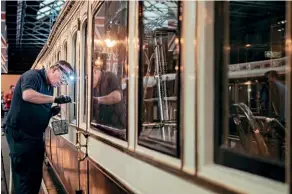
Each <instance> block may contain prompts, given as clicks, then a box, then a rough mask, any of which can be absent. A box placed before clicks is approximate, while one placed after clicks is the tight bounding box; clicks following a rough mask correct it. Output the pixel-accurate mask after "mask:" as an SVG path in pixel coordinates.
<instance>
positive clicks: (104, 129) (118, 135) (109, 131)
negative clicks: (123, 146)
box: [90, 122, 127, 141]
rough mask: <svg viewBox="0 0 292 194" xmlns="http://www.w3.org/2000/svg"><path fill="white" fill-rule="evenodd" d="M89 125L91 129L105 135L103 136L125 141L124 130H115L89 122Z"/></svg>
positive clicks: (125, 134)
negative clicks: (106, 135)
mask: <svg viewBox="0 0 292 194" xmlns="http://www.w3.org/2000/svg"><path fill="white" fill-rule="evenodd" d="M90 125H91V128H92V129H95V130H98V131H99V132H101V133H105V134H108V135H111V136H113V137H116V138H119V139H122V140H125V141H127V133H126V129H116V128H113V127H109V126H106V125H102V124H98V123H93V122H91V123H90Z"/></svg>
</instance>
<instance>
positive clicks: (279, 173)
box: [213, 2, 287, 182]
mask: <svg viewBox="0 0 292 194" xmlns="http://www.w3.org/2000/svg"><path fill="white" fill-rule="evenodd" d="M228 6H229V4H228V3H227V2H226V3H225V2H224V3H222V2H215V12H214V13H215V18H216V19H215V24H214V32H216V33H215V34H214V38H215V41H214V51H213V52H214V60H215V62H214V91H215V92H214V100H215V102H214V103H215V104H216V106H214V135H215V136H214V162H215V163H216V164H220V165H224V166H226V167H230V168H234V169H237V170H243V171H245V172H249V173H252V174H256V175H260V176H263V177H266V178H270V179H273V180H276V181H281V182H285V163H283V164H282V163H281V162H278V161H272V160H269V159H263V158H261V157H256V156H252V157H251V156H249V155H247V154H244V153H237V152H235V151H232V150H230V149H228V148H225V147H222V145H223V140H222V134H223V133H224V128H226V127H228V125H227V124H226V122H227V121H226V119H227V118H228V116H227V115H228V112H227V110H226V107H225V105H226V104H228V92H227V88H228V76H227V74H228V69H227V68H222V66H223V65H224V67H225V64H228V61H229V59H227V57H229V56H228V54H229V52H228V50H227V49H226V50H224V48H228V46H229V40H224V39H222V37H224V38H225V37H229V36H228V35H229V19H228V17H229V10H228ZM222 13H223V14H222ZM227 30H228V31H227ZM226 39H228V38H226ZM222 91H224V92H222ZM222 110H223V111H224V112H223V111H222ZM243 161H244V162H243ZM285 162H287V161H285Z"/></svg>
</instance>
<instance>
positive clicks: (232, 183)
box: [198, 164, 289, 194]
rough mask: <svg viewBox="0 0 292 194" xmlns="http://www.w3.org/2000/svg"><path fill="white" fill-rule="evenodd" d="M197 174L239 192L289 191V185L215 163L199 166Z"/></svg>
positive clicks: (251, 193)
mask: <svg viewBox="0 0 292 194" xmlns="http://www.w3.org/2000/svg"><path fill="white" fill-rule="evenodd" d="M198 176H199V177H201V178H204V179H206V180H209V181H212V182H214V183H217V184H221V185H222V186H224V187H226V188H229V189H232V190H234V191H236V192H241V193H249V194H253V193H255V194H256V193H265V194H280V193H281V194H288V192H289V187H288V185H287V184H285V183H281V182H277V181H274V180H271V179H267V178H263V177H260V176H257V175H254V174H250V173H246V172H242V171H239V170H236V169H230V168H227V167H224V166H221V165H217V164H209V165H205V166H202V167H200V169H199V172H198Z"/></svg>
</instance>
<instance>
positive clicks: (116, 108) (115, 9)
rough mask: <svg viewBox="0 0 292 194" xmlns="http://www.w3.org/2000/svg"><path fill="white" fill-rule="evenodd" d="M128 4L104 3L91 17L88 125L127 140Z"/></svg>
mask: <svg viewBox="0 0 292 194" xmlns="http://www.w3.org/2000/svg"><path fill="white" fill-rule="evenodd" d="M127 11H128V3H127V2H125V1H106V2H104V3H103V4H102V6H101V7H100V9H99V10H98V12H97V13H96V14H95V15H94V53H93V64H92V72H93V75H92V76H93V81H92V111H91V112H92V115H91V124H92V126H94V127H96V128H97V129H98V130H102V131H104V132H107V133H110V134H114V135H116V136H118V137H121V138H123V139H125V138H126V133H125V132H126V128H127V103H128V102H127V94H128V87H127V86H128V83H127V80H128V71H127V56H128V51H127V33H128V19H127V18H128V16H127Z"/></svg>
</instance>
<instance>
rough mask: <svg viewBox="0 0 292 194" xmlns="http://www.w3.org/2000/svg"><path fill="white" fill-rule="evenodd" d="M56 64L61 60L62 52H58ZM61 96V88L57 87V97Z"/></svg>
mask: <svg viewBox="0 0 292 194" xmlns="http://www.w3.org/2000/svg"><path fill="white" fill-rule="evenodd" d="M56 59H57V61H56V63H57V62H58V61H59V60H61V51H59V52H58V54H57V56H56ZM60 95H61V87H57V96H60Z"/></svg>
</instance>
